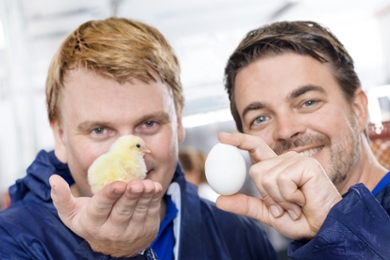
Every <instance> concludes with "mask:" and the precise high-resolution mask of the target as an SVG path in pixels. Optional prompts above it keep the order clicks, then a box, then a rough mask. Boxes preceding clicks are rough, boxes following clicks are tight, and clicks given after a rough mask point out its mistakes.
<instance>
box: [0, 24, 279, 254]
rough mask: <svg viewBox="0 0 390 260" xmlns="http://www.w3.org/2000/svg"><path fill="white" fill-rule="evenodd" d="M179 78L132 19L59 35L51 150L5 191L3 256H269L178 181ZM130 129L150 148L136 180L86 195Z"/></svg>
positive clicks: (246, 226)
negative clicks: (92, 170)
mask: <svg viewBox="0 0 390 260" xmlns="http://www.w3.org/2000/svg"><path fill="white" fill-rule="evenodd" d="M179 73H180V69H179V64H178V60H177V58H176V56H175V55H174V53H173V50H172V49H171V47H170V46H169V44H168V43H167V41H166V40H165V39H164V37H163V36H162V35H161V34H160V33H159V32H158V31H157V30H156V29H154V28H153V27H150V26H148V25H146V24H143V23H140V22H136V21H132V20H128V19H120V18H109V19H107V20H102V21H89V22H86V23H84V24H83V25H81V26H80V27H79V28H77V29H76V30H75V31H74V32H72V33H71V34H70V35H69V36H68V37H67V38H66V39H65V41H64V42H63V44H62V45H61V47H60V48H59V50H58V52H57V53H56V55H55V57H54V58H53V60H52V63H51V65H50V69H49V73H48V78H47V83H46V97H47V107H48V116H49V121H50V125H51V128H52V131H53V134H54V140H55V149H54V151H51V152H46V151H41V152H39V154H38V156H37V158H36V159H35V161H34V162H33V163H32V164H31V166H30V167H29V168H28V169H27V176H26V177H24V178H22V179H20V180H17V182H16V184H15V185H13V186H12V187H11V188H10V195H11V199H12V204H11V206H10V207H9V208H8V209H7V210H4V211H2V212H0V240H1V243H0V258H1V259H56V260H58V259H113V258H115V259H117V258H129V259H156V258H159V259H275V258H276V257H275V252H274V251H273V249H272V247H271V245H270V243H269V241H268V240H267V238H266V235H265V233H264V231H263V230H262V229H261V228H260V226H259V224H258V222H256V221H254V220H251V219H249V218H246V217H242V216H238V215H235V214H232V213H228V212H224V211H221V210H219V209H217V208H216V207H215V204H213V203H211V202H207V201H205V200H202V199H200V198H199V197H198V195H197V192H196V189H195V187H194V186H193V185H192V184H190V183H187V182H186V181H185V178H184V175H183V172H182V170H181V168H180V166H179V164H178V143H179V142H180V141H182V140H183V139H184V136H185V133H184V128H183V125H182V109H183V104H184V98H183V95H182V87H181V83H180V74H179ZM130 134H131V135H136V136H139V137H141V138H142V139H143V140H144V142H145V144H146V146H147V148H148V149H149V150H150V151H151V153H148V154H146V155H145V162H146V168H147V177H146V179H145V180H142V181H140V180H134V181H131V182H129V183H124V182H121V181H116V182H113V183H111V184H108V185H107V186H105V187H104V188H103V189H102V190H100V191H99V192H97V193H96V194H94V195H93V194H92V192H91V188H90V186H89V184H88V181H87V171H88V168H89V166H90V165H91V164H92V162H93V161H94V160H95V159H96V158H97V157H98V156H100V155H101V154H103V153H105V152H107V151H108V149H109V147H110V145H111V144H112V143H113V142H114V141H115V140H117V139H118V138H119V137H121V136H124V135H130ZM253 241H256V243H254V242H253Z"/></svg>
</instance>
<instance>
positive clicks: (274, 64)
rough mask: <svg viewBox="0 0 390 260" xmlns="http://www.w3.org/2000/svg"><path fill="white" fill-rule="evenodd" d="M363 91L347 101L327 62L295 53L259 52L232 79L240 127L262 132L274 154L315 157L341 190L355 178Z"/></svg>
mask: <svg viewBox="0 0 390 260" xmlns="http://www.w3.org/2000/svg"><path fill="white" fill-rule="evenodd" d="M361 93H363V92H361V90H358V91H357V93H356V95H355V100H354V102H353V104H350V103H349V102H347V100H346V99H345V98H344V97H343V95H342V92H341V89H340V87H339V85H338V83H337V81H336V80H335V78H334V76H333V75H332V73H331V69H330V67H329V66H328V65H327V64H326V63H321V62H319V61H317V60H315V59H313V58H312V57H310V56H302V55H298V54H295V53H285V54H282V55H278V56H272V57H265V58H261V59H259V60H257V61H256V62H254V63H252V64H250V65H248V66H247V67H245V68H243V69H242V70H241V71H240V72H239V73H238V74H237V77H236V82H235V102H236V105H237V110H238V113H239V115H240V118H241V122H242V125H243V131H244V133H247V134H253V135H258V136H260V137H262V138H263V139H264V140H265V141H266V143H267V144H268V145H269V146H270V147H271V148H272V149H273V150H274V151H275V152H276V153H277V154H282V153H285V152H287V151H290V150H292V151H296V152H298V153H301V154H303V155H305V156H312V157H313V158H315V159H317V160H318V161H319V162H320V163H321V165H322V166H323V167H324V169H325V171H326V172H327V174H328V175H329V177H330V178H331V179H332V181H333V182H334V183H335V185H336V187H337V188H338V189H339V190H340V192H345V191H346V190H347V189H348V187H349V186H350V185H351V184H353V183H356V180H355V178H358V174H353V172H354V171H356V169H357V168H358V167H357V165H358V164H359V163H360V162H359V158H360V156H361V147H360V133H361V132H362V131H363V130H364V128H365V125H366V122H367V115H366V114H367V113H366V110H367V106H366V103H365V102H364V101H365V100H366V99H365V96H364V93H363V94H361ZM362 95H363V96H364V97H362Z"/></svg>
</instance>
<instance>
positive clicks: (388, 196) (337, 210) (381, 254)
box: [288, 184, 390, 260]
mask: <svg viewBox="0 0 390 260" xmlns="http://www.w3.org/2000/svg"><path fill="white" fill-rule="evenodd" d="M389 215H390V184H387V186H386V187H385V188H383V189H382V190H381V191H380V192H379V193H378V194H377V195H376V197H374V196H373V195H372V194H371V192H370V191H369V190H368V189H367V188H366V187H365V186H364V185H363V184H356V185H354V186H352V187H351V188H350V189H349V191H348V192H347V193H346V194H345V195H344V198H343V199H342V200H341V201H340V202H339V203H338V204H336V205H335V206H334V207H333V208H332V209H331V210H330V212H329V214H328V216H327V218H326V220H325V222H324V224H323V225H322V226H321V228H320V230H319V232H318V233H317V235H316V237H315V238H314V239H312V240H310V241H304V240H303V241H294V242H292V243H291V244H290V246H289V252H288V255H289V256H290V257H291V259H293V260H295V259H305V260H306V259H307V260H310V259H313V260H314V259H315V260H321V259H324V260H325V259H326V260H328V259H340V260H341V259H348V260H353V259H356V260H357V259H359V260H366V259H367V260H376V259H382V260H383V259H390V218H389Z"/></svg>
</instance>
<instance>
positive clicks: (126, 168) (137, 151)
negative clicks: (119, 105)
mask: <svg viewBox="0 0 390 260" xmlns="http://www.w3.org/2000/svg"><path fill="white" fill-rule="evenodd" d="M144 153H150V151H149V150H148V149H146V147H145V143H144V141H143V140H142V139H141V138H139V137H137V136H134V135H125V136H122V137H120V138H118V139H117V140H116V141H115V142H114V143H113V144H112V145H111V147H110V150H109V151H108V152H107V153H105V154H102V155H101V156H99V157H98V158H96V160H95V161H94V162H93V163H92V165H91V166H90V167H89V169H88V182H89V185H90V186H91V190H92V192H93V193H94V194H95V193H96V192H98V191H99V190H100V189H101V188H103V187H104V186H105V185H107V184H109V183H111V182H114V181H123V182H126V183H127V182H129V181H131V180H134V179H138V180H143V179H144V178H145V176H146V165H145V160H144V157H143V156H144Z"/></svg>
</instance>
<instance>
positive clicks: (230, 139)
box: [218, 132, 277, 162]
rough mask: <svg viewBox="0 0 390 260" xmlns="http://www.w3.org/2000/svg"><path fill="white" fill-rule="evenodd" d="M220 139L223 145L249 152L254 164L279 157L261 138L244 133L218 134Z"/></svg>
mask: <svg viewBox="0 0 390 260" xmlns="http://www.w3.org/2000/svg"><path fill="white" fill-rule="evenodd" d="M218 139H219V141H220V142H221V143H225V144H230V145H234V146H236V147H238V148H239V149H242V150H247V151H248V152H249V155H250V157H251V158H252V160H253V161H254V162H258V161H262V160H266V159H270V158H274V157H276V156H277V155H276V154H275V152H274V151H273V150H272V149H271V148H270V147H269V146H268V145H267V144H266V143H265V142H264V140H263V139H262V138H261V137H259V136H255V135H247V134H242V133H225V132H221V133H219V134H218Z"/></svg>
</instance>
